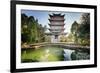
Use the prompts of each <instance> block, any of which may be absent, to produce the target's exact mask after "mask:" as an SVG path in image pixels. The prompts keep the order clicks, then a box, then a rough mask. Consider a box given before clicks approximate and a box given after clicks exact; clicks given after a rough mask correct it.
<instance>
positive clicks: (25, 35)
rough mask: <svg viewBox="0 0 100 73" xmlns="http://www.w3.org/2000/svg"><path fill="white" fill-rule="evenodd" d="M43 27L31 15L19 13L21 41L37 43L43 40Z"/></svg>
mask: <svg viewBox="0 0 100 73" xmlns="http://www.w3.org/2000/svg"><path fill="white" fill-rule="evenodd" d="M45 29H46V26H45V27H43V26H42V25H41V24H39V23H38V20H37V19H35V18H34V17H33V16H30V17H28V16H27V15H26V14H21V40H22V43H25V42H26V43H37V42H44V41H45V34H44V32H45Z"/></svg>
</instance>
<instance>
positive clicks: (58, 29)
mask: <svg viewBox="0 0 100 73" xmlns="http://www.w3.org/2000/svg"><path fill="white" fill-rule="evenodd" d="M64 16H65V15H62V14H49V17H50V18H49V22H50V23H49V24H48V25H49V26H50V28H49V31H50V33H48V35H49V36H51V43H57V42H60V36H61V35H66V33H64V30H65V28H64V25H65V24H64V21H65V19H64Z"/></svg>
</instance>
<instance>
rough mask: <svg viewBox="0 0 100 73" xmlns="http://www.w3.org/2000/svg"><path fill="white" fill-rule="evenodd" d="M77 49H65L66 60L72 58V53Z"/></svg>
mask: <svg viewBox="0 0 100 73" xmlns="http://www.w3.org/2000/svg"><path fill="white" fill-rule="evenodd" d="M72 52H75V50H69V49H64V61H67V60H71V54H72Z"/></svg>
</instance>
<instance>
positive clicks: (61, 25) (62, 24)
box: [48, 24, 65, 27]
mask: <svg viewBox="0 0 100 73" xmlns="http://www.w3.org/2000/svg"><path fill="white" fill-rule="evenodd" d="M48 25H49V26H50V27H51V26H64V25H65V24H48Z"/></svg>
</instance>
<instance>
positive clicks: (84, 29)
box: [78, 13, 90, 45]
mask: <svg viewBox="0 0 100 73" xmlns="http://www.w3.org/2000/svg"><path fill="white" fill-rule="evenodd" d="M80 21H81V22H80V27H79V29H78V33H79V35H78V37H79V38H80V39H81V43H83V44H88V45H89V44H90V14H89V13H83V14H82V16H81V18H80Z"/></svg>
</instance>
